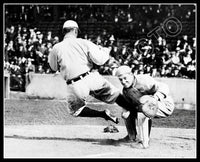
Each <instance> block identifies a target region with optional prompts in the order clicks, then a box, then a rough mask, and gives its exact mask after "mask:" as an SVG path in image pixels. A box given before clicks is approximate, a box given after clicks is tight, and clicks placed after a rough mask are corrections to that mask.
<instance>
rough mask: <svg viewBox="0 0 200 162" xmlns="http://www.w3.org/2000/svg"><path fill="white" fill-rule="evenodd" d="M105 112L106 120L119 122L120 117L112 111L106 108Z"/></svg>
mask: <svg viewBox="0 0 200 162" xmlns="http://www.w3.org/2000/svg"><path fill="white" fill-rule="evenodd" d="M104 112H105V114H106V117H105V119H106V120H111V121H112V122H114V123H115V124H118V123H119V119H118V118H117V117H115V116H113V115H112V114H111V113H110V110H108V109H106V110H105V111H104Z"/></svg>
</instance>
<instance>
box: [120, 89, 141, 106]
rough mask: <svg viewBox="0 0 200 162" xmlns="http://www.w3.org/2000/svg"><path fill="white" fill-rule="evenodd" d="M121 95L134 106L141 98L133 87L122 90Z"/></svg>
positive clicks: (139, 93)
mask: <svg viewBox="0 0 200 162" xmlns="http://www.w3.org/2000/svg"><path fill="white" fill-rule="evenodd" d="M123 93H124V95H125V96H126V98H127V99H128V100H129V101H130V102H131V103H132V104H133V105H135V106H138V105H139V103H140V102H139V99H140V97H141V96H143V94H142V93H141V92H140V91H139V90H137V89H136V88H134V87H131V88H128V89H123Z"/></svg>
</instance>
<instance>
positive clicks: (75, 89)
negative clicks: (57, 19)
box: [48, 20, 130, 124]
mask: <svg viewBox="0 0 200 162" xmlns="http://www.w3.org/2000/svg"><path fill="white" fill-rule="evenodd" d="M78 32H79V27H78V24H77V23H76V22H75V21H73V20H67V21H66V22H65V23H64V25H63V34H64V39H63V40H62V41H61V42H59V43H57V44H55V45H54V46H53V49H52V50H51V52H50V54H49V58H48V62H49V65H50V67H51V69H52V71H54V72H56V71H60V74H61V75H62V77H63V78H64V80H66V84H67V85H68V88H69V89H70V92H71V97H70V98H68V102H69V103H70V106H69V109H70V114H71V115H73V116H75V117H101V118H104V119H106V120H111V121H112V122H114V123H116V124H117V123H118V122H119V121H118V118H117V117H115V116H113V115H112V114H111V113H110V111H109V110H108V109H106V110H104V111H97V110H93V109H90V108H89V107H88V106H86V98H87V97H88V96H89V95H91V96H93V97H95V98H97V99H99V100H101V101H103V102H105V103H109V104H112V103H114V102H116V103H117V104H118V105H119V106H122V107H128V106H130V105H129V104H128V102H126V100H125V99H124V97H123V95H122V94H120V91H119V90H118V89H117V88H115V87H114V86H113V85H112V84H111V83H109V82H108V81H107V80H106V79H105V78H103V77H102V76H101V75H100V74H99V73H98V72H97V71H92V68H93V65H94V64H96V65H103V64H104V63H106V62H107V61H108V60H109V53H110V49H109V48H105V47H102V46H99V45H96V44H94V43H93V42H91V41H89V40H86V39H82V38H78Z"/></svg>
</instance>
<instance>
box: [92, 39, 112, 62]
mask: <svg viewBox="0 0 200 162" xmlns="http://www.w3.org/2000/svg"><path fill="white" fill-rule="evenodd" d="M110 50H111V49H109V48H106V47H102V46H98V45H96V44H94V43H92V42H88V56H89V58H90V59H91V60H92V61H93V62H94V63H95V64H97V65H103V64H105V63H106V62H107V61H108V60H109V58H110Z"/></svg>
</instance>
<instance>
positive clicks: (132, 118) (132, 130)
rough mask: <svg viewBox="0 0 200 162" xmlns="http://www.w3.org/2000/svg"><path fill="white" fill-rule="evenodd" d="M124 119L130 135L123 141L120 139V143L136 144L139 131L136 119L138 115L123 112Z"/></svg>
mask: <svg viewBox="0 0 200 162" xmlns="http://www.w3.org/2000/svg"><path fill="white" fill-rule="evenodd" d="M122 118H123V119H124V123H125V126H126V130H127V133H128V135H127V136H125V137H124V138H122V139H119V140H118V141H119V142H136V136H137V130H136V118H137V114H135V113H133V112H130V111H123V112H122Z"/></svg>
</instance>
